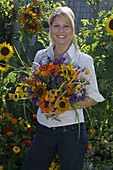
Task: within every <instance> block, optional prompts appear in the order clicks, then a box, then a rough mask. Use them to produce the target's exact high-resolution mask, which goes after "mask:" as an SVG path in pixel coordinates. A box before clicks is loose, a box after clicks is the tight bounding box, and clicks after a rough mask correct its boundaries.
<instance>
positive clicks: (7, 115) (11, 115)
mask: <svg viewBox="0 0 113 170" xmlns="http://www.w3.org/2000/svg"><path fill="white" fill-rule="evenodd" d="M5 117H6V118H9V117H13V114H12V113H6V114H5Z"/></svg>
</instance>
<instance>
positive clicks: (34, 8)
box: [28, 1, 43, 18]
mask: <svg viewBox="0 0 113 170" xmlns="http://www.w3.org/2000/svg"><path fill="white" fill-rule="evenodd" d="M28 9H29V10H31V11H33V13H36V14H37V17H38V18H40V17H43V11H42V6H41V5H40V3H39V2H37V1H35V2H32V3H30V5H29V7H28Z"/></svg>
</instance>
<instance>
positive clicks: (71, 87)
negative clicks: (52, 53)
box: [21, 57, 90, 115]
mask: <svg viewBox="0 0 113 170" xmlns="http://www.w3.org/2000/svg"><path fill="white" fill-rule="evenodd" d="M36 64H37V66H38V68H37V69H34V71H33V74H32V76H31V77H24V78H21V81H22V83H24V85H25V86H26V87H27V89H28V94H29V96H30V97H31V100H32V102H33V103H34V104H38V106H39V107H40V108H41V109H42V111H43V112H44V113H45V114H46V115H47V113H48V114H50V115H51V113H54V114H56V113H59V114H62V113H64V112H65V111H67V110H69V109H70V108H71V107H74V105H75V104H77V103H78V102H79V101H80V100H84V98H85V95H86V85H88V84H89V81H88V80H87V79H85V78H84V76H83V74H89V73H90V71H89V70H86V69H85V68H83V69H81V68H80V67H79V66H75V67H74V66H73V65H71V64H65V58H64V57H60V58H58V59H57V60H54V61H52V60H51V59H50V57H48V58H47V63H45V64H43V63H42V61H39V63H36ZM81 73H82V76H81Z"/></svg>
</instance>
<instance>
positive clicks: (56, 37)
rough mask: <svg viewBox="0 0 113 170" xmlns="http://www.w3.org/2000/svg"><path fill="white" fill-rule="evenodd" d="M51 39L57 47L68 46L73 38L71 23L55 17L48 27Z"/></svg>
mask: <svg viewBox="0 0 113 170" xmlns="http://www.w3.org/2000/svg"><path fill="white" fill-rule="evenodd" d="M50 33H51V37H52V39H53V41H54V43H55V45H57V46H61V45H66V46H67V47H69V46H70V44H71V42H72V37H73V30H72V26H71V23H70V22H69V21H67V20H66V19H65V18H64V17H63V16H56V17H55V18H54V20H53V23H52V25H50Z"/></svg>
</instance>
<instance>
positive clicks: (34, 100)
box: [32, 97, 38, 105]
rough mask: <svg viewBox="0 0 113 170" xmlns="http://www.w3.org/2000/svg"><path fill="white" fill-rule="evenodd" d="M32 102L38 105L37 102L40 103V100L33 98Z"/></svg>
mask: <svg viewBox="0 0 113 170" xmlns="http://www.w3.org/2000/svg"><path fill="white" fill-rule="evenodd" d="M32 102H33V104H35V105H36V104H37V102H38V98H37V97H32Z"/></svg>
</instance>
